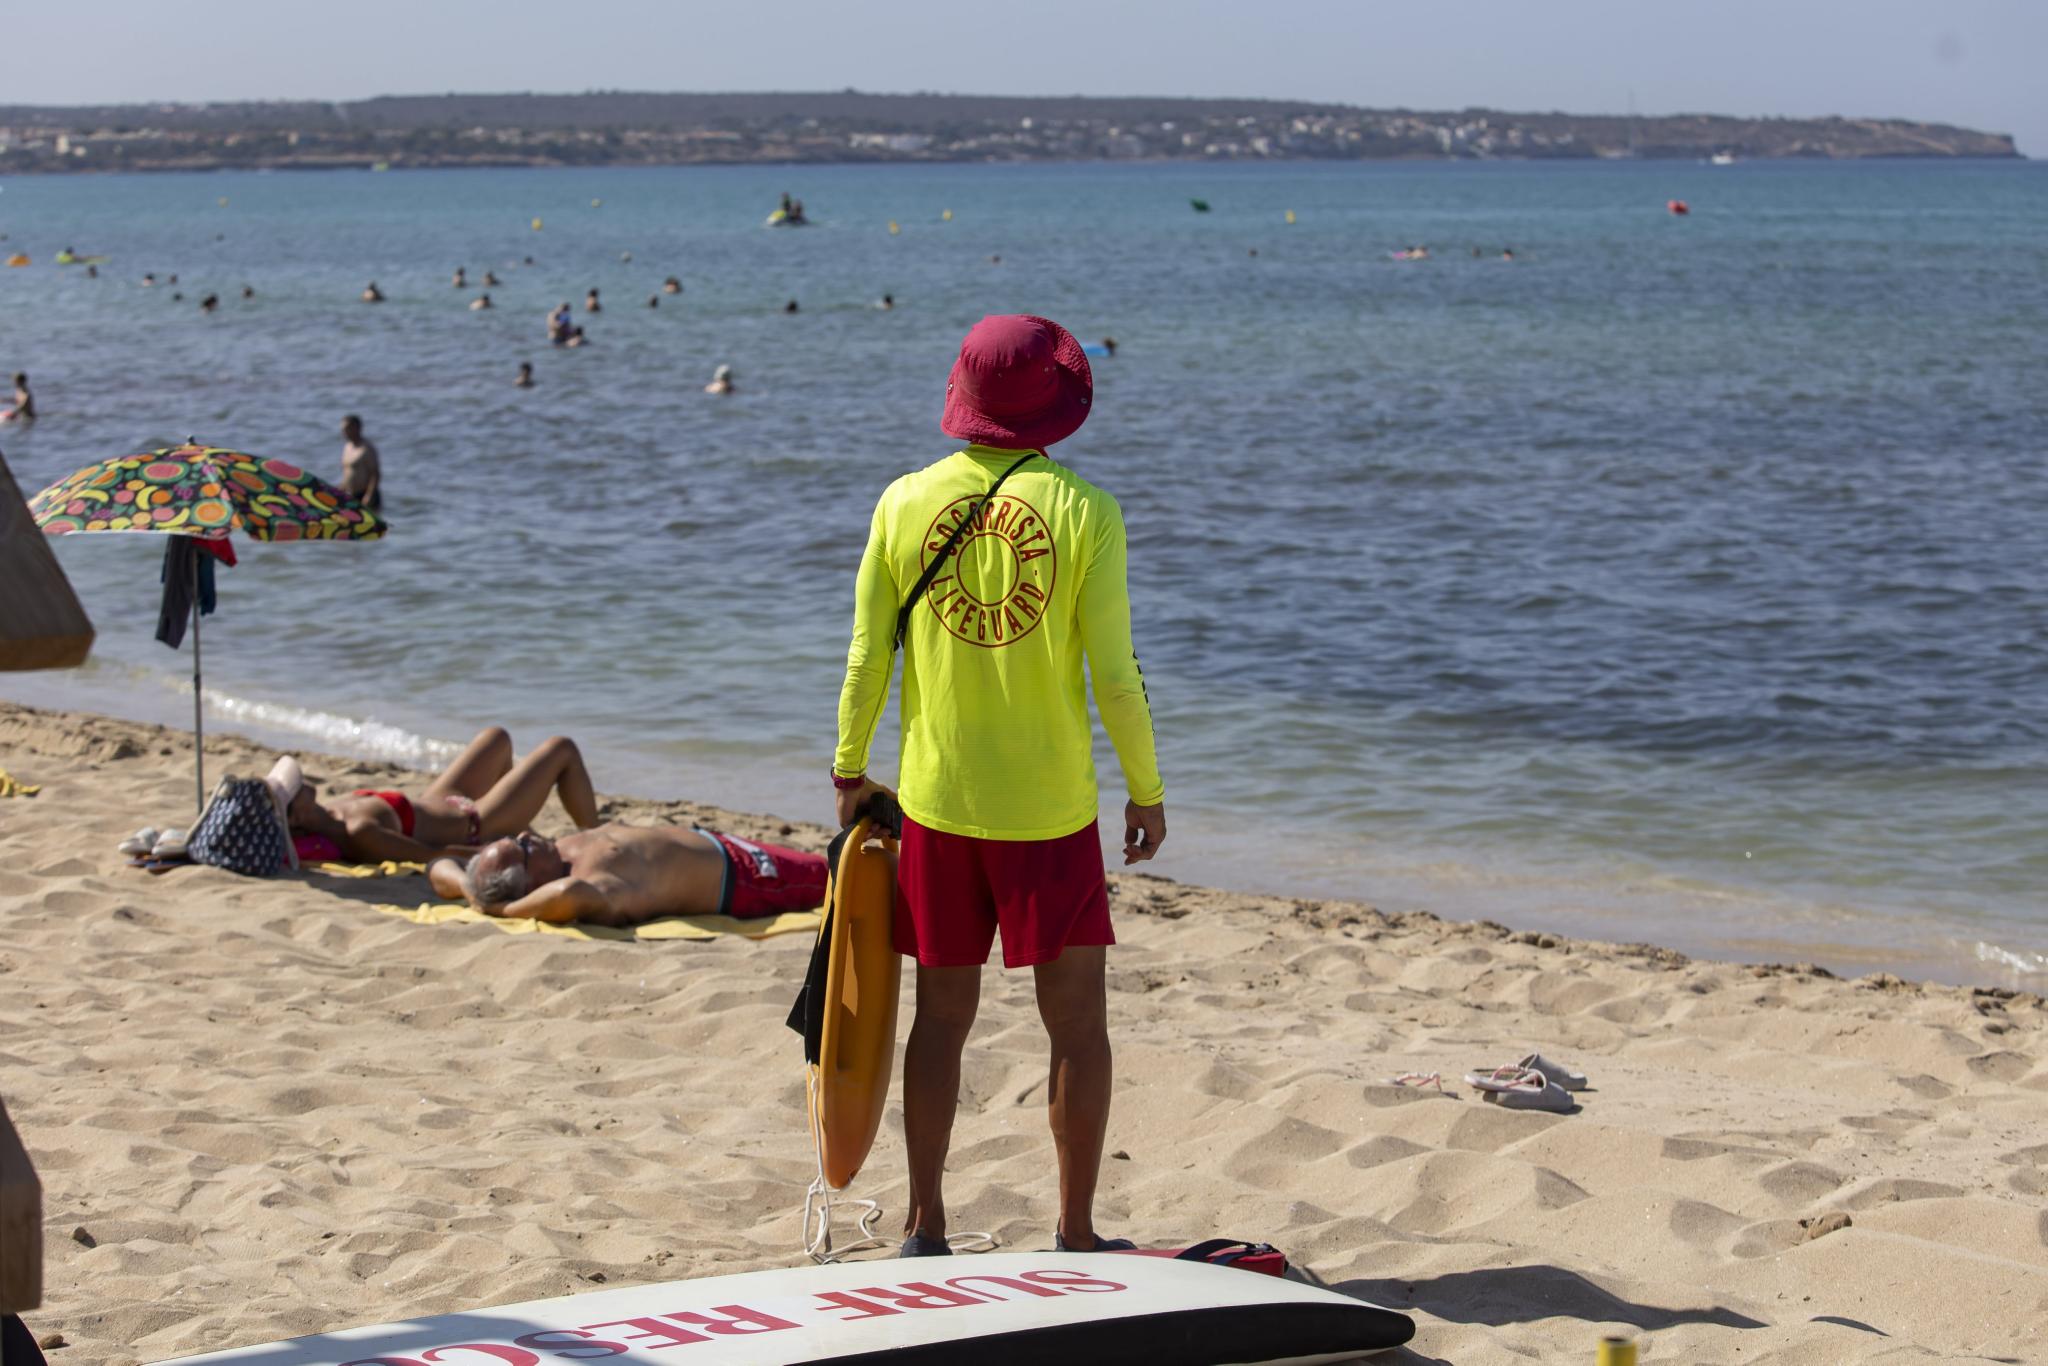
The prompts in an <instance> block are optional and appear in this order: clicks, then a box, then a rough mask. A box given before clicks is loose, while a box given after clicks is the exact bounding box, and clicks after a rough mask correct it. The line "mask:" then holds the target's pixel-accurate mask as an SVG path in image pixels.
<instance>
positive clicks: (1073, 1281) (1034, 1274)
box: [1023, 1271, 1130, 1295]
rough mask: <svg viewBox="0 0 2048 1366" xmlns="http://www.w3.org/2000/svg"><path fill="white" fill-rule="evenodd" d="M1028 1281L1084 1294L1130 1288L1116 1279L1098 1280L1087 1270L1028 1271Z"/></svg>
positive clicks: (1105, 1292)
mask: <svg viewBox="0 0 2048 1366" xmlns="http://www.w3.org/2000/svg"><path fill="white" fill-rule="evenodd" d="M1023 1276H1024V1279H1025V1280H1027V1281H1036V1282H1037V1283H1038V1284H1040V1285H1056V1286H1058V1287H1059V1288H1060V1289H1062V1290H1072V1291H1074V1292H1076V1293H1077V1294H1082V1295H1106V1294H1108V1293H1109V1292H1110V1291H1112V1290H1129V1289H1130V1287H1129V1286H1127V1285H1120V1284H1118V1283H1117V1282H1115V1281H1104V1280H1098V1279H1096V1278H1095V1277H1093V1276H1090V1275H1089V1274H1088V1273H1087V1272H1085V1271H1026V1272H1024V1273H1023Z"/></svg>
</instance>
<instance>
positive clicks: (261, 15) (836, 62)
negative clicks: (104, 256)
mask: <svg viewBox="0 0 2048 1366" xmlns="http://www.w3.org/2000/svg"><path fill="white" fill-rule="evenodd" d="M8 9H9V11H10V12H9V13H8V15H7V17H6V20H5V22H4V26H0V103H24V104H101V103H125V102H131V101H151V100H188V101H189V100H207V99H215V100H234V99H268V98H290V99H309V98H312V99H356V98H361V97H364V96H369V95H384V94H426V93H436V92H442V91H449V90H461V91H514V90H534V91H580V90H837V89H841V88H843V87H846V86H855V87H858V88H859V89H862V90H869V91H887V92H900V91H914V90H927V91H944V92H977V93H989V94H1018V95H1065V94H1084V95H1256V96H1273V97H1283V98H1300V99H1315V100H1331V101H1341V102H1344V103H1350V104H1363V105H1379V106H1385V105H1406V106H1408V107H1411V108H1426V109H1458V108H1464V107H1466V106H1470V105H1485V106H1489V107H1492V108H1497V109H1509V110H1533V109H1561V110H1566V111H1569V112H1573V113H1604V112H1620V111H1623V110H1624V109H1626V108H1627V105H1628V101H1629V99H1630V97H1631V95H1633V97H1634V99H1635V103H1636V107H1637V108H1638V109H1639V110H1640V111H1642V112H1643V113H1678V112H1706V113H1728V114H1785V115H1817V114H1836V113H1839V114H1848V115H1861V116H1866V117H1891V116H1896V117H1903V118H1914V119H1924V120H1929V121H1933V122H1947V123H1957V124H1962V125H1965V126H1968V127H1975V128H1981V129H1985V130H1988V131H1993V132H2005V133H2011V134H2013V135H2014V136H2016V137H2017V138H2018V139H2019V142H2020V149H2021V150H2022V151H2025V152H2030V153H2032V154H2035V155H2043V154H2048V71H2044V66H2048V0H1713V3H1695V2H1694V0H1543V3H1533V4H1532V3H1526V2H1525V3H1518V4H1507V3H1502V0H1462V3H1452V4H1442V3H1428V2H1427V0H1402V3H1384V2H1383V0H1263V3H1260V2H1258V0H1230V2H1229V3H1224V2H1223V0H1032V3H1029V4H991V3H988V0H868V3H864V4H863V3H850V2H849V0H728V3H725V4H705V3H698V2H697V0H688V2H687V3H686V2H685V0H582V3H578V2H577V0H566V2H565V0H344V3H338V4H324V5H319V6H314V5H309V4H295V3H279V0H184V3H179V4H166V3H164V2H163V0H94V3H92V4H90V5H87V6H85V7H83V8H81V7H79V6H75V5H55V4H29V3H23V4H17V5H11V6H8Z"/></svg>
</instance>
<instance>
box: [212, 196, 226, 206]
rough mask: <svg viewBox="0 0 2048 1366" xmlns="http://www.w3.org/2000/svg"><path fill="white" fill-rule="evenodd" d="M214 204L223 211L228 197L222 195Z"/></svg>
mask: <svg viewBox="0 0 2048 1366" xmlns="http://www.w3.org/2000/svg"><path fill="white" fill-rule="evenodd" d="M214 202H215V203H217V204H219V205H220V206H221V207H222V208H223V209H225V208H226V207H227V206H228V197H227V196H226V195H222V196H221V197H220V198H219V199H218V200H216V201H214Z"/></svg>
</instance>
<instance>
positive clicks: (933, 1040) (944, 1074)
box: [903, 965, 981, 1238]
mask: <svg viewBox="0 0 2048 1366" xmlns="http://www.w3.org/2000/svg"><path fill="white" fill-rule="evenodd" d="M980 1004H981V969H980V968H979V967H967V968H928V967H924V966H922V965H920V966H919V967H918V969H917V1018H916V1019H915V1020H914V1021H912V1022H911V1026H910V1042H909V1043H908V1044H906V1045H904V1048H903V1146H904V1147H905V1148H907V1149H908V1150H909V1154H910V1209H909V1210H908V1211H907V1212H906V1213H905V1215H904V1218H903V1232H904V1233H905V1235H909V1234H915V1233H922V1234H925V1235H927V1236H928V1237H932V1238H943V1237H945V1236H946V1197H945V1194H944V1191H943V1187H944V1185H945V1180H946V1150H947V1149H948V1148H949V1147H951V1146H952V1142H953V1115H954V1112H955V1111H956V1110H958V1109H959V1107H960V1051H961V1049H963V1048H965V1047H966V1046H967V1032H968V1031H969V1030H970V1029H972V1028H973V1027H974V1012H975V1009H976V1008H977V1007H978V1006H979V1005H980Z"/></svg>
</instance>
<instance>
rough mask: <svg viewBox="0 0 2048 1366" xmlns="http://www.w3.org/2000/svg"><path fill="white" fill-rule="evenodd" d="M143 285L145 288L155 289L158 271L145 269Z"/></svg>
mask: <svg viewBox="0 0 2048 1366" xmlns="http://www.w3.org/2000/svg"><path fill="white" fill-rule="evenodd" d="M142 287H143V288H144V289H154V288H155V287H156V272H155V271H153V270H146V271H144V272H143V273H142Z"/></svg>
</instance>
